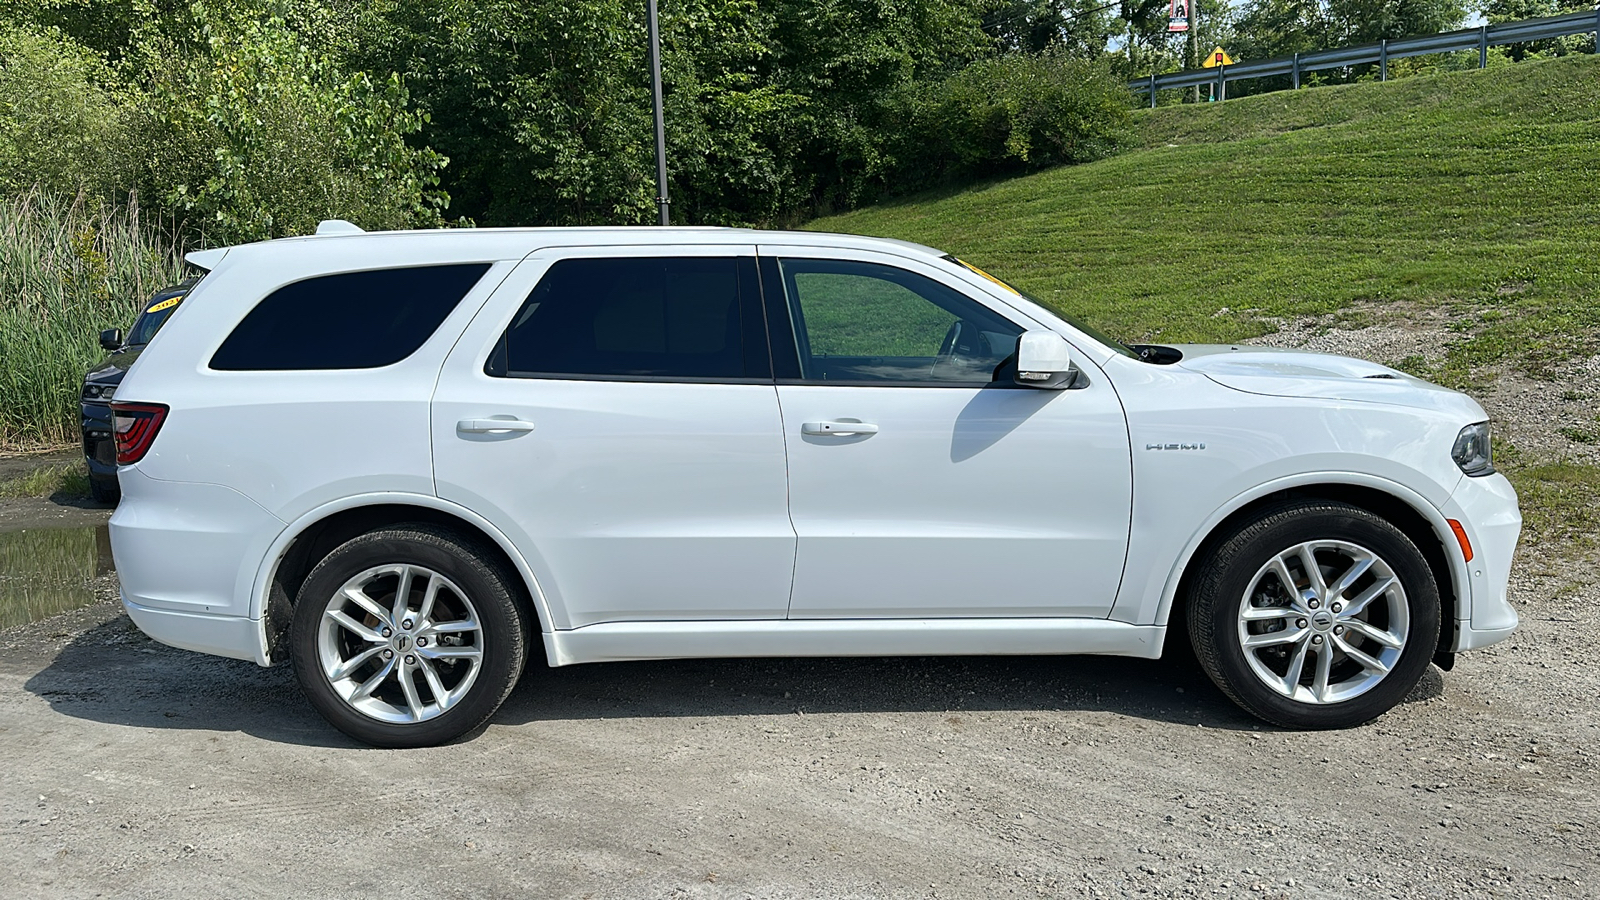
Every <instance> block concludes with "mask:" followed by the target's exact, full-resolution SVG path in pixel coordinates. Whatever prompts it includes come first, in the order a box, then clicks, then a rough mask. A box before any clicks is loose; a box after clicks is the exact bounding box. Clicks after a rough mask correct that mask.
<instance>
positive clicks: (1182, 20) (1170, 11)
mask: <svg viewBox="0 0 1600 900" xmlns="http://www.w3.org/2000/svg"><path fill="white" fill-rule="evenodd" d="M1192 2H1193V0H1172V2H1171V3H1169V4H1168V5H1167V31H1168V32H1177V31H1188V30H1189V4H1190V3H1192Z"/></svg>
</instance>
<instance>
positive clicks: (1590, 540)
mask: <svg viewBox="0 0 1600 900" xmlns="http://www.w3.org/2000/svg"><path fill="white" fill-rule="evenodd" d="M1495 456H1496V457H1501V456H1508V457H1510V459H1509V460H1507V461H1506V462H1500V461H1499V460H1498V459H1497V461H1496V465H1497V466H1498V467H1499V468H1500V470H1501V471H1503V472H1504V473H1505V475H1506V477H1507V478H1510V479H1511V484H1512V485H1513V486H1514V487H1515V488H1516V489H1517V500H1518V502H1519V504H1520V505H1521V507H1522V528H1523V535H1524V538H1525V539H1527V540H1531V541H1550V542H1559V543H1569V544H1575V545H1577V546H1579V547H1585V548H1587V547H1593V546H1594V544H1595V531H1596V529H1597V528H1600V467H1596V466H1594V465H1590V464H1588V463H1578V462H1570V461H1562V462H1551V463H1542V464H1538V465H1525V464H1523V463H1522V462H1520V460H1518V459H1517V455H1516V454H1515V453H1511V454H1502V453H1501V450H1500V448H1499V447H1498V446H1497V447H1496V448H1495Z"/></svg>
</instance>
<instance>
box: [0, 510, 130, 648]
mask: <svg viewBox="0 0 1600 900" xmlns="http://www.w3.org/2000/svg"><path fill="white" fill-rule="evenodd" d="M110 571H112V566H111V534H110V532H109V531H107V530H106V526H104V525H99V526H95V527H92V528H29V529H27V530H25V531H10V532H3V533H0V628H11V627H12V626H15V625H23V624H26V623H28V622H34V621H37V620H39V619H43V618H46V617H47V616H53V615H55V614H56V613H60V612H66V611H67V610H69V609H77V608H78V607H80V606H88V605H89V604H90V603H93V602H94V600H95V596H94V585H93V582H94V579H95V578H97V577H99V576H101V575H104V574H106V573H107V572H110Z"/></svg>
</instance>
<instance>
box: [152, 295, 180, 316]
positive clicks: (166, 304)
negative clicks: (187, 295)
mask: <svg viewBox="0 0 1600 900" xmlns="http://www.w3.org/2000/svg"><path fill="white" fill-rule="evenodd" d="M182 299H183V295H182V294H179V295H178V296H176V297H173V298H172V299H170V300H163V301H161V302H160V303H157V304H156V305H155V306H152V307H150V308H149V309H147V310H145V312H147V313H151V312H161V311H162V310H163V309H171V308H173V307H174V306H177V305H178V301H179V300H182Z"/></svg>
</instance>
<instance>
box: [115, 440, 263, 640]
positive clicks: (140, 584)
mask: <svg viewBox="0 0 1600 900" xmlns="http://www.w3.org/2000/svg"><path fill="white" fill-rule="evenodd" d="M120 481H121V484H122V503H121V504H120V505H119V506H118V507H117V511H116V512H115V513H114V514H112V516H111V527H110V530H111V552H112V555H113V556H114V557H115V559H116V566H117V574H118V577H119V578H120V580H121V582H122V603H123V606H125V607H126V608H127V610H128V616H129V617H130V618H132V619H133V621H134V624H136V625H138V626H139V628H140V629H141V630H143V631H144V632H145V633H146V634H148V635H150V636H151V637H153V638H155V639H156V640H158V641H161V642H162V643H164V644H171V645H172V646H174V647H182V648H184V649H187V650H199V651H201V652H203V653H214V654H217V655H218V656H228V657H233V658H235V659H251V660H255V661H257V662H262V663H264V662H265V660H266V659H267V651H266V636H265V632H264V630H263V629H262V627H261V622H260V620H258V619H252V618H250V612H251V610H250V606H251V603H250V601H251V597H252V591H253V589H254V585H255V576H256V570H257V569H258V568H259V566H260V563H261V559H262V557H263V556H264V555H265V554H266V552H267V550H268V548H269V547H270V546H271V545H272V542H273V540H274V539H276V538H277V537H278V535H279V534H281V533H282V532H283V529H284V527H285V526H284V523H283V522H282V521H281V520H279V519H278V518H277V517H276V516H274V515H272V514H271V513H269V512H267V511H266V510H265V509H262V508H261V507H260V506H259V505H257V504H256V503H254V502H253V501H251V500H250V499H249V498H248V497H246V496H244V495H243V494H241V493H239V492H238V491H235V490H233V489H231V488H227V487H223V486H221V485H216V484H193V483H189V482H178V481H160V480H157V479H153V478H151V477H149V476H148V475H145V474H144V473H142V472H140V471H139V469H138V467H137V466H132V467H127V468H124V469H123V470H122V471H121V473H120Z"/></svg>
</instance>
